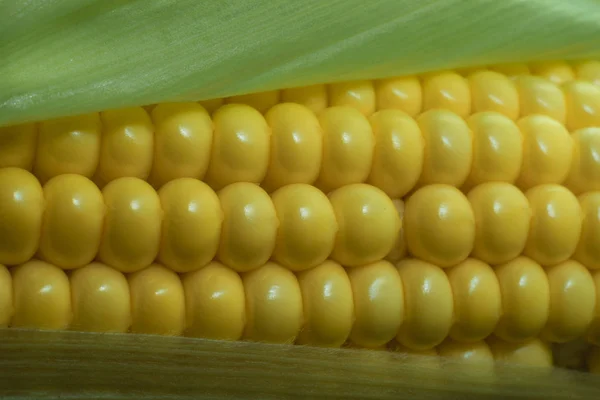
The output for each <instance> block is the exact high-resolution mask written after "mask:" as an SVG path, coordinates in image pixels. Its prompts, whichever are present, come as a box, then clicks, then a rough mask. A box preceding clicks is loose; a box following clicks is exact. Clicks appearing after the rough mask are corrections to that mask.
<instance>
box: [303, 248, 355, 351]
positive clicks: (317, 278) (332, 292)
mask: <svg viewBox="0 0 600 400" xmlns="http://www.w3.org/2000/svg"><path fill="white" fill-rule="evenodd" d="M298 282H299V283H300V290H301V292H302V301H303V309H304V320H305V323H304V327H303V328H302V330H301V331H300V334H299V336H298V340H297V342H298V343H300V344H308V345H312V346H322V347H340V346H341V345H342V344H344V342H345V341H346V339H348V336H349V335H350V331H351V329H352V325H353V322H354V303H353V295H352V287H351V284H350V279H349V278H348V275H347V274H346V271H344V268H342V266H340V265H339V264H338V263H336V262H334V261H331V260H327V261H325V262H324V263H322V264H320V265H318V266H316V267H315V268H312V269H310V270H307V271H303V272H300V273H299V274H298Z"/></svg>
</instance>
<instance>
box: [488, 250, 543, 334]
mask: <svg viewBox="0 0 600 400" xmlns="http://www.w3.org/2000/svg"><path fill="white" fill-rule="evenodd" d="M494 271H495V272H496V276H497V277H498V282H499V283H500V296H501V297H502V315H501V316H500V321H499V322H498V325H496V329H495V331H494V333H495V334H496V336H498V337H500V338H501V339H503V340H506V341H508V342H523V341H526V340H530V339H533V338H535V337H537V336H538V335H539V333H540V332H541V331H542V329H543V328H544V326H545V325H546V322H547V321H548V315H549V309H550V286H549V283H548V277H547V276H546V273H545V272H544V270H543V269H542V267H541V266H540V265H539V264H538V263H536V262H535V261H533V260H531V259H529V258H527V257H518V258H515V259H514V260H512V261H509V262H508V263H506V264H502V265H499V266H497V267H496V268H495V269H494Z"/></svg>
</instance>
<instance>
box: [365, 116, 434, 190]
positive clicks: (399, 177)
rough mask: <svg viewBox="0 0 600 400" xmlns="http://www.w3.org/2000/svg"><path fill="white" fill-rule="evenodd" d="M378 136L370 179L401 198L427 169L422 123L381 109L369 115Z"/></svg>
mask: <svg viewBox="0 0 600 400" xmlns="http://www.w3.org/2000/svg"><path fill="white" fill-rule="evenodd" d="M369 122H370V123H371V127H372V129H373V134H374V136H375V149H374V152H373V161H372V165H371V173H370V174H369V177H368V179H367V182H368V183H369V184H371V185H373V186H376V187H378V188H379V189H381V190H383V191H384V192H385V193H386V194H387V195H388V196H390V197H393V198H397V197H402V196H404V195H406V194H407V193H408V192H410V191H411V190H412V189H413V188H414V186H415V185H416V183H417V181H418V180H419V176H420V175H421V170H422V168H423V148H424V142H423V137H422V136H421V131H420V129H419V126H418V125H417V124H416V123H415V121H414V120H413V119H412V118H410V117H409V116H408V115H406V114H404V113H403V112H401V111H397V110H383V111H378V112H376V113H375V114H373V115H372V116H371V117H370V118H369Z"/></svg>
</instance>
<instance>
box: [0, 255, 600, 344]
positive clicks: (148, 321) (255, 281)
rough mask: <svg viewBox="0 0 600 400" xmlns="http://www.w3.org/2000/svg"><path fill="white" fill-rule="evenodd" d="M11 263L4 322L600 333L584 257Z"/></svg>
mask: <svg viewBox="0 0 600 400" xmlns="http://www.w3.org/2000/svg"><path fill="white" fill-rule="evenodd" d="M11 272H12V279H11V274H10V273H9V272H8V271H7V270H6V269H5V268H4V267H2V268H1V274H0V286H1V287H2V292H1V293H2V297H1V298H0V324H2V325H4V326H6V325H10V326H13V327H29V328H40V329H67V328H69V327H70V328H71V329H76V330H85V331H100V332H126V331H128V330H131V331H132V332H137V333H155V334H169V335H181V334H186V335H188V336H196V337H204V338H211V339H228V340H237V339H241V338H246V339H250V340H256V341H265V342H273V343H286V342H287V343H289V342H294V341H297V342H298V343H302V344H311V345H319V346H333V347H339V346H341V345H342V344H343V343H345V342H346V340H348V339H349V340H350V341H351V342H352V343H354V344H356V345H358V346H361V347H367V348H379V347H381V346H384V345H385V344H386V343H388V342H390V341H392V340H394V339H395V340H397V341H398V342H399V343H400V344H401V345H402V346H405V347H407V348H410V349H413V350H416V351H424V350H428V349H432V348H434V347H435V346H438V345H440V343H442V342H443V341H444V340H445V339H446V338H451V339H452V340H454V341H458V342H465V343H474V342H478V341H481V340H483V339H485V338H487V337H489V336H490V335H491V334H495V335H496V336H498V337H499V338H501V339H502V340H506V341H508V342H511V343H516V342H526V341H529V340H532V339H533V338H535V337H537V336H538V335H542V337H543V338H544V340H548V341H550V342H557V343H562V342H566V341H569V340H573V339H575V338H579V337H584V336H585V335H587V338H588V340H589V341H590V342H592V343H595V344H598V343H600V331H599V330H598V324H599V321H600V313H599V311H598V310H599V307H600V304H598V303H600V302H599V298H600V296H598V295H597V291H596V289H597V287H598V286H597V285H598V284H600V274H598V273H596V274H595V275H594V277H593V278H592V276H591V275H590V274H589V272H588V271H587V270H586V269H585V268H583V267H582V266H581V265H580V264H578V263H577V262H575V261H568V262H565V263H563V264H561V265H559V266H556V267H553V268H551V269H548V270H546V271H544V269H542V268H541V267H540V266H539V265H538V264H536V263H535V262H533V261H532V260H529V259H526V258H524V257H521V258H519V259H516V260H513V261H512V262H510V263H507V264H505V265H503V266H501V267H498V268H496V269H495V270H494V269H492V268H491V267H490V266H489V265H487V264H485V263H483V262H481V261H478V260H474V259H470V260H467V261H465V262H464V263H462V264H460V265H458V266H456V267H454V269H452V270H447V271H444V270H443V269H441V268H439V267H436V266H434V265H432V264H429V263H426V262H423V261H419V260H416V259H406V260H403V261H401V262H400V263H399V264H398V265H397V267H394V266H393V265H392V264H391V263H389V262H386V261H378V262H376V263H372V264H369V265H366V266H363V267H357V268H350V269H347V270H345V269H344V268H342V267H341V266H340V265H339V264H337V263H335V262H333V261H326V262H324V263H322V264H320V265H319V266H317V267H315V268H313V269H310V270H307V271H303V272H300V273H298V274H297V276H296V275H294V273H292V272H291V271H289V270H287V269H285V268H284V267H282V266H280V265H279V264H276V263H272V262H269V263H267V264H265V265H264V266H262V267H260V268H258V269H256V270H254V271H251V272H246V273H243V274H241V276H240V275H239V274H238V273H236V272H235V271H233V270H231V269H229V268H227V267H225V266H223V265H222V264H219V263H211V264H209V265H208V266H206V267H205V268H203V269H200V270H198V271H194V272H190V273H187V274H184V275H183V276H182V277H179V276H178V275H177V274H176V273H174V272H172V271H171V270H169V269H167V268H165V267H162V266H160V265H157V264H154V265H152V266H150V267H148V268H146V269H144V270H142V271H139V272H136V273H133V274H130V275H129V276H127V277H126V276H125V275H123V274H122V273H121V272H118V271H116V270H114V269H111V268H110V267H108V266H106V265H103V264H98V263H93V264H90V265H88V266H86V267H84V268H81V269H79V270H76V271H73V272H72V273H71V274H70V277H68V276H67V274H66V273H65V272H63V271H62V270H60V269H59V268H57V267H55V266H52V265H51V264H47V263H45V262H43V261H37V260H32V261H29V262H28V263H26V264H23V265H21V266H18V267H16V268H14V269H12V271H11ZM69 279H70V281H69ZM13 293H14V295H13Z"/></svg>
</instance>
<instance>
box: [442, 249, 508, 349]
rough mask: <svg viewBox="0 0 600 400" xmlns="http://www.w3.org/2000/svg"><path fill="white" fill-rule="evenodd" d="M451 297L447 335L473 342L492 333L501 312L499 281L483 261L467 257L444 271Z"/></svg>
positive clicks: (462, 340)
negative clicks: (452, 300) (450, 320)
mask: <svg viewBox="0 0 600 400" xmlns="http://www.w3.org/2000/svg"><path fill="white" fill-rule="evenodd" d="M446 274H447V276H448V280H449V282H450V286H451V288H452V293H453V297H454V318H453V320H454V321H453V324H452V328H451V329H450V337H451V338H452V339H454V340H456V341H459V342H477V341H479V340H483V339H485V338H486V337H488V336H489V335H491V334H492V332H493V331H494V328H495V327H496V324H497V323H498V320H499V319H500V315H501V313H502V299H501V297H500V284H499V283H498V278H497V277H496V274H495V273H494V270H493V269H492V268H491V267H490V266H489V265H488V264H486V263H484V262H482V261H479V260H477V259H475V258H468V259H466V260H465V261H463V262H462V263H460V264H458V265H456V266H454V267H452V268H450V269H447V270H446Z"/></svg>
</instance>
